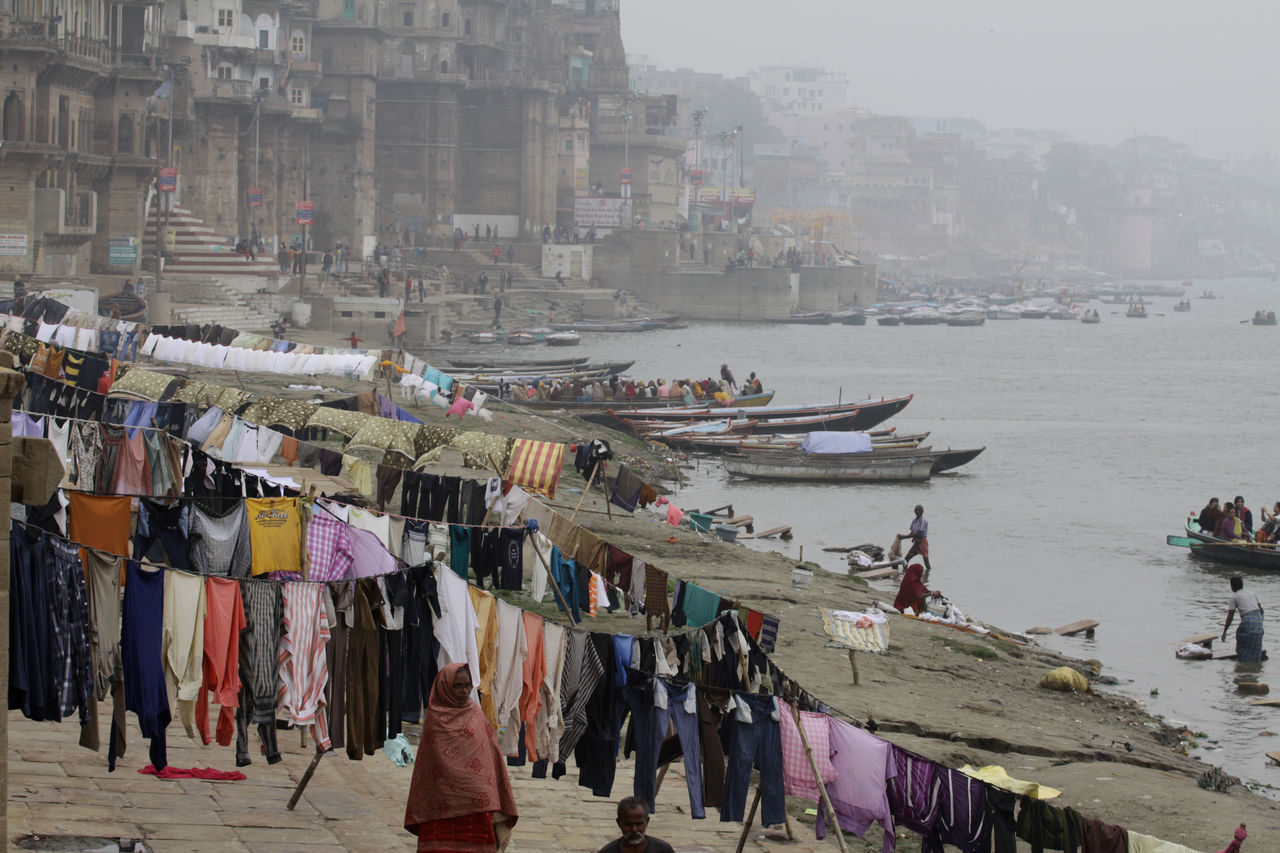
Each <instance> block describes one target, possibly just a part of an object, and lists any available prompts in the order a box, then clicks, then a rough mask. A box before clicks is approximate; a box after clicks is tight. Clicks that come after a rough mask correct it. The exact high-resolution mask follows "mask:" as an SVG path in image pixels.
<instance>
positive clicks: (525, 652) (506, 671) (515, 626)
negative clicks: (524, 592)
mask: <svg viewBox="0 0 1280 853" xmlns="http://www.w3.org/2000/svg"><path fill="white" fill-rule="evenodd" d="M497 604H498V655H497V659H496V664H497V671H496V673H495V676H494V681H493V692H494V704H495V705H496V710H497V714H498V729H499V734H498V742H499V745H500V747H501V749H502V752H503V754H505V755H515V754H516V753H517V751H518V750H519V740H520V695H521V693H522V692H523V683H524V662H525V659H526V658H527V657H528V656H529V642H528V637H527V636H526V635H525V631H524V619H523V615H522V612H521V610H520V608H518V607H516V606H515V605H513V604H508V603H507V602H505V601H502V600H501V599H499V600H498V602H497Z"/></svg>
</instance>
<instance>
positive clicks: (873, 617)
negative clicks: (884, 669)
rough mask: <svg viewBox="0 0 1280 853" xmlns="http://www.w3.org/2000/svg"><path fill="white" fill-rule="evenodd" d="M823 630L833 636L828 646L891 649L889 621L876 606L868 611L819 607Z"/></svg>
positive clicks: (873, 650)
mask: <svg viewBox="0 0 1280 853" xmlns="http://www.w3.org/2000/svg"><path fill="white" fill-rule="evenodd" d="M818 615H819V616H821V617H822V629H823V630H824V631H826V633H827V636H828V637H829V638H830V639H829V640H828V642H827V646H828V648H842V649H856V650H858V651H863V652H875V653H881V652H885V651H887V650H888V648H889V622H888V621H887V620H886V619H885V617H884V614H882V613H880V612H878V611H876V610H875V609H874V608H873V609H871V610H868V611H867V612H866V613H859V612H856V611H849V610H831V609H829V608H826V607H819V608H818Z"/></svg>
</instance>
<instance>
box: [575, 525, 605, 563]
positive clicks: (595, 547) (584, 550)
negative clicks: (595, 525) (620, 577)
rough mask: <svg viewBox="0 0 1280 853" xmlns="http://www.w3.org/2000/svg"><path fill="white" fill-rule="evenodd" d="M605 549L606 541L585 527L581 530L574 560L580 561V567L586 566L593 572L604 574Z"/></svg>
mask: <svg viewBox="0 0 1280 853" xmlns="http://www.w3.org/2000/svg"><path fill="white" fill-rule="evenodd" d="M605 547H606V545H605V541H604V540H603V539H601V538H600V537H599V536H597V535H595V534H594V533H592V532H591V531H590V530H587V529H586V528H585V527H583V528H579V539H578V550H577V552H576V553H575V554H574V559H575V560H577V561H578V565H581V566H586V567H587V568H588V569H590V570H591V571H593V572H603V571H604V569H605Z"/></svg>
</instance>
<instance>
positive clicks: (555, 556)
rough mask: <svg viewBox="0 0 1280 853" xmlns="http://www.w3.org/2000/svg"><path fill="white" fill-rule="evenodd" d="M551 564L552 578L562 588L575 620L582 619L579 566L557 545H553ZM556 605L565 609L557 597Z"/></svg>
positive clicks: (563, 595)
mask: <svg viewBox="0 0 1280 853" xmlns="http://www.w3.org/2000/svg"><path fill="white" fill-rule="evenodd" d="M548 562H549V563H550V564H551V579H552V580H553V581H555V584H556V586H558V587H559V588H560V595H561V596H562V597H563V600H564V601H565V602H567V603H568V605H569V612H570V615H572V616H573V621H574V622H581V621H582V612H581V610H580V607H579V603H578V602H579V601H580V595H581V591H580V590H579V589H578V566H577V564H576V563H574V561H573V560H570V559H566V558H565V557H563V556H562V555H561V554H560V549H559V548H557V547H556V546H554V545H553V546H552V547H551V557H550V559H549V560H548ZM556 605H557V606H558V607H559V608H560V609H561V610H562V611H563V610H564V604H562V603H561V599H560V598H557V599H556Z"/></svg>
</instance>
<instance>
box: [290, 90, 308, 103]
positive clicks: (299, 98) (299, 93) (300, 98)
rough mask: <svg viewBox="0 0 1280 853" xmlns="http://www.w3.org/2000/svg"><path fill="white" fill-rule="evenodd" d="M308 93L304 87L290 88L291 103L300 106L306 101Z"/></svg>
mask: <svg viewBox="0 0 1280 853" xmlns="http://www.w3.org/2000/svg"><path fill="white" fill-rule="evenodd" d="M306 95H307V93H306V92H305V91H304V90H302V89H290V90H289V103H291V104H293V105H294V106H295V107H300V106H302V105H303V104H304V103H306V100H305V99H306Z"/></svg>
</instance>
